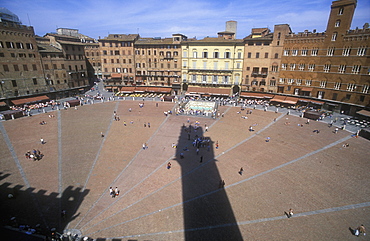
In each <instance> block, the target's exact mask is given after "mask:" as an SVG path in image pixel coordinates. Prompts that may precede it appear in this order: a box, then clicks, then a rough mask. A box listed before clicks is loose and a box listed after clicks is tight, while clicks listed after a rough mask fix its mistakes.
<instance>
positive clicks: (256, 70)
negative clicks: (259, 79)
mask: <svg viewBox="0 0 370 241" xmlns="http://www.w3.org/2000/svg"><path fill="white" fill-rule="evenodd" d="M259 72H260V68H259V67H253V70H252V74H253V75H257V74H258V73H259Z"/></svg>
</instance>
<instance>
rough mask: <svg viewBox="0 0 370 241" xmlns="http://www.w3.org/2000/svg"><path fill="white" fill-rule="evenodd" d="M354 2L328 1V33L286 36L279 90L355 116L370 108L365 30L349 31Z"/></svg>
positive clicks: (369, 33) (369, 64) (369, 38)
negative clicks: (318, 101) (329, 9)
mask: <svg viewBox="0 0 370 241" xmlns="http://www.w3.org/2000/svg"><path fill="white" fill-rule="evenodd" d="M356 4H357V1H356V0H342V1H333V3H332V5H331V11H330V16H329V20H328V23H327V29H326V31H325V32H323V33H316V31H313V32H309V31H305V32H303V33H298V34H290V35H288V36H286V39H285V41H284V51H283V56H282V62H281V69H280V76H279V81H278V92H279V93H281V94H284V95H290V96H295V97H300V96H303V97H309V98H312V99H316V100H323V101H325V103H326V104H325V106H324V107H325V108H327V109H330V110H336V111H340V112H343V113H346V114H354V113H355V112H356V111H357V110H359V109H362V108H363V107H370V94H369V93H370V92H369V86H370V72H369V67H370V59H369V58H368V51H369V50H368V48H369V45H370V29H369V25H368V24H365V25H364V27H363V28H362V29H358V28H356V29H355V30H350V26H351V23H352V18H353V15H354V11H355V8H356Z"/></svg>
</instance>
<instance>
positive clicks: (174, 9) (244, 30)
mask: <svg viewBox="0 0 370 241" xmlns="http://www.w3.org/2000/svg"><path fill="white" fill-rule="evenodd" d="M331 3H332V1H331V0H32V1H30V0H1V2H0V7H5V8H7V9H8V10H10V11H11V12H13V13H14V14H16V15H17V16H18V17H19V18H20V20H21V21H22V23H23V24H24V25H29V26H33V27H34V30H35V33H36V34H37V35H39V36H44V35H45V34H46V33H51V32H56V29H57V28H72V29H78V30H79V33H81V34H84V35H87V36H89V37H92V38H96V39H98V38H99V37H100V38H104V37H107V36H108V34H137V33H138V34H140V36H141V37H171V36H172V34H174V33H181V34H184V35H186V36H188V37H189V38H193V37H196V38H197V39H202V38H204V37H207V36H210V37H216V36H217V33H218V32H222V31H225V28H226V21H229V20H234V21H237V38H244V37H246V36H248V35H249V34H250V33H251V29H252V28H263V27H268V28H270V29H271V30H272V31H273V28H274V25H276V24H289V25H290V27H291V29H292V31H293V32H295V33H298V32H303V31H304V30H306V29H307V30H309V31H312V30H314V29H316V31H317V32H324V31H325V29H326V24H327V21H328V18H329V13H330V6H331ZM369 13H370V0H358V1H357V7H356V10H355V15H354V18H353V21H352V26H351V29H355V28H356V27H359V28H362V26H363V25H364V23H366V22H367V23H370V14H369Z"/></svg>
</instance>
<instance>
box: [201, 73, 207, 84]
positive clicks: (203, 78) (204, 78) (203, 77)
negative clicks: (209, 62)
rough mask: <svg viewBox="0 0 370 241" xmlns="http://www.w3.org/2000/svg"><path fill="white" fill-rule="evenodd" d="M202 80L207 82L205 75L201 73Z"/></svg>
mask: <svg viewBox="0 0 370 241" xmlns="http://www.w3.org/2000/svg"><path fill="white" fill-rule="evenodd" d="M202 82H203V83H207V75H202Z"/></svg>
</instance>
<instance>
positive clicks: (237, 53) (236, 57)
mask: <svg viewBox="0 0 370 241" xmlns="http://www.w3.org/2000/svg"><path fill="white" fill-rule="evenodd" d="M181 49H182V70H181V75H182V85H183V86H182V90H183V92H190V93H198V94H206V95H225V96H231V95H233V94H235V93H239V92H240V85H241V81H242V73H243V56H244V43H243V40H240V39H225V38H223V37H218V38H210V37H207V38H204V39H201V40H188V41H184V42H182V44H181Z"/></svg>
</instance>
